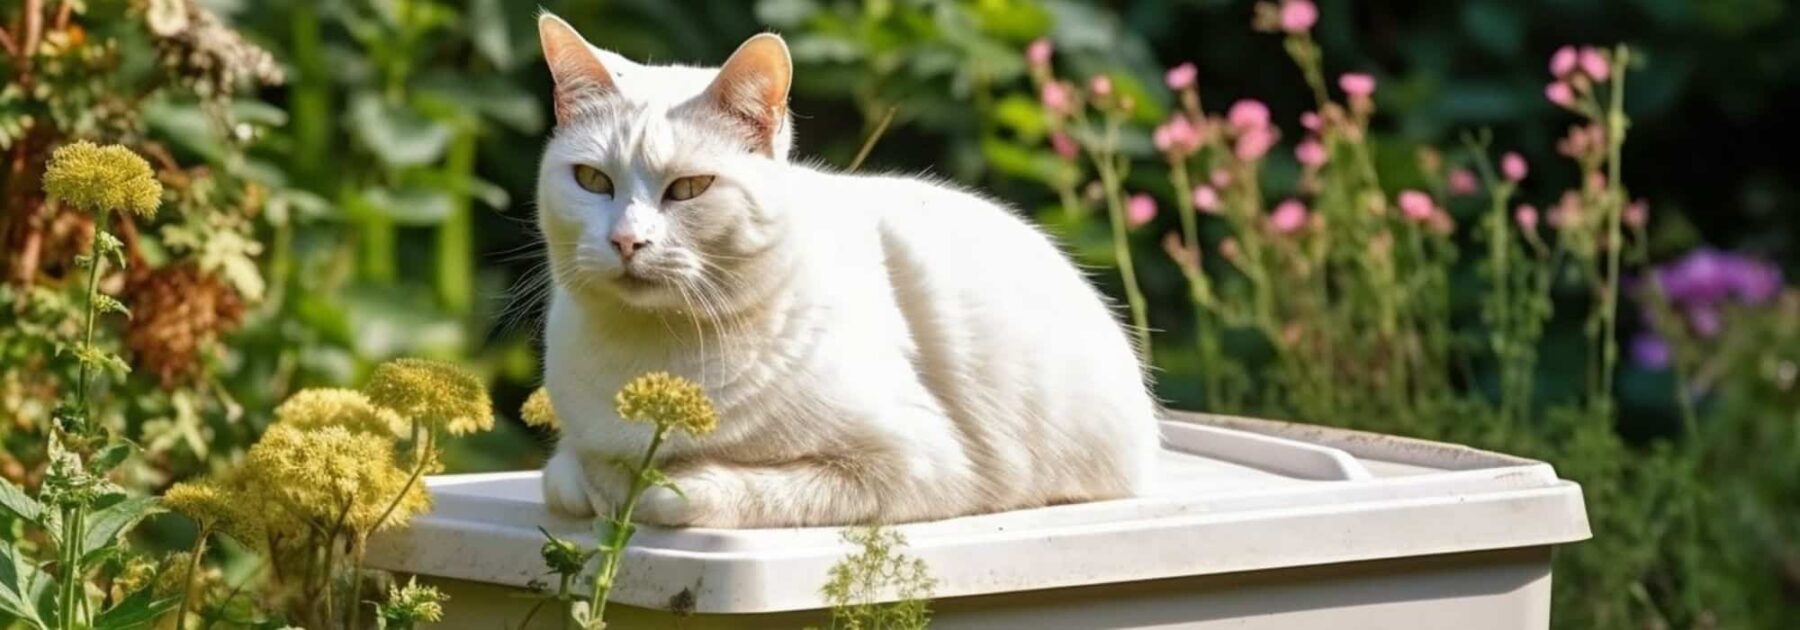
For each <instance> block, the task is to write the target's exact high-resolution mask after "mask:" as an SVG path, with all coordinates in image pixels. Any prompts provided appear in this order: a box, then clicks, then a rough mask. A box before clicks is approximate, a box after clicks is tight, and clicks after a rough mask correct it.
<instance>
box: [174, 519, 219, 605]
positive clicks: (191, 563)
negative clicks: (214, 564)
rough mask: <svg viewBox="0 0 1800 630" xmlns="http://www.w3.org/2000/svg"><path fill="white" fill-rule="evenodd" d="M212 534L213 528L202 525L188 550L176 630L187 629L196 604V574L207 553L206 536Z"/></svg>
mask: <svg viewBox="0 0 1800 630" xmlns="http://www.w3.org/2000/svg"><path fill="white" fill-rule="evenodd" d="M211 534H212V528H210V527H201V528H200V533H199V534H198V535H196V536H195V537H194V547H193V549H191V550H189V552H188V564H187V576H186V577H185V578H183V581H182V586H181V610H180V611H179V612H176V613H175V630H187V618H188V611H189V610H191V609H193V604H194V576H195V574H198V573H199V572H200V556H201V555H202V554H205V553H206V537H207V536H209V535H211Z"/></svg>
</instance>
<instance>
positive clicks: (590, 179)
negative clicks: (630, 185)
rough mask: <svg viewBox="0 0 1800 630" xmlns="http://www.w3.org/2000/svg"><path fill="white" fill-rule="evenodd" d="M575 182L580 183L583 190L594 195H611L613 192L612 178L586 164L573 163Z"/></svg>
mask: <svg viewBox="0 0 1800 630" xmlns="http://www.w3.org/2000/svg"><path fill="white" fill-rule="evenodd" d="M575 183H577V184H581V188H582V189H583V190H586V191H588V192H591V193H594V194H596V195H608V196H611V195H612V194H613V183H612V178H611V177H607V176H606V173H602V172H600V169H597V168H594V167H592V166H588V165H586V164H576V165H575Z"/></svg>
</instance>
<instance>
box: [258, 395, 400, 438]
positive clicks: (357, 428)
mask: <svg viewBox="0 0 1800 630" xmlns="http://www.w3.org/2000/svg"><path fill="white" fill-rule="evenodd" d="M275 422H277V423H279V424H285V425H288V426H292V427H297V428H301V429H317V428H321V427H331V426H337V427H344V428H346V429H349V430H351V431H354V432H358V433H368V434H371V435H380V436H384V437H396V436H403V435H406V430H407V426H406V421H405V420H402V419H401V418H400V415H399V414H396V413H394V412H393V411H392V410H390V409H387V408H384V407H378V406H376V405H375V403H373V402H370V401H369V397H368V396H366V395H364V394H363V393H362V392H359V391H356V390H353V389H329V388H327V389H306V390H301V391H300V392H299V393H297V394H294V395H293V396H289V397H288V399H287V402H284V403H281V406H279V407H276V408H275Z"/></svg>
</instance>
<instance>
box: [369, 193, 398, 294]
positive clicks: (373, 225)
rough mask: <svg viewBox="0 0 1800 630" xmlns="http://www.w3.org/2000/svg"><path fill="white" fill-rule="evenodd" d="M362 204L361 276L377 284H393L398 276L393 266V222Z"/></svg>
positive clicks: (394, 236)
mask: <svg viewBox="0 0 1800 630" xmlns="http://www.w3.org/2000/svg"><path fill="white" fill-rule="evenodd" d="M359 205H361V206H362V208H361V211H362V215H363V216H362V229H361V230H360V231H361V234H360V235H359V236H360V237H361V239H362V240H361V241H360V242H361V244H362V272H363V278H364V279H366V280H369V281H371V282H375V283H378V284H393V282H394V280H395V279H397V278H398V277H399V275H400V274H399V271H398V270H397V269H396V268H395V267H394V256H395V254H394V251H395V241H397V240H398V239H397V238H396V235H395V231H394V222H393V221H392V220H390V219H388V218H387V217H386V216H383V215H382V214H381V212H380V211H379V210H376V209H375V208H374V207H373V206H370V205H369V204H367V203H359Z"/></svg>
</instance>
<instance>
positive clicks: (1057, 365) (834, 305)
mask: <svg viewBox="0 0 1800 630" xmlns="http://www.w3.org/2000/svg"><path fill="white" fill-rule="evenodd" d="M539 26H540V36H541V38H542V40H543V44H544V49H545V58H546V59H547V60H548V62H549V63H550V65H551V70H552V74H553V75H554V76H555V78H556V81H557V94H556V103H557V117H558V119H559V121H558V126H557V129H556V132H555V134H554V137H553V138H552V139H551V140H550V141H549V144H548V148H547V149H546V150H545V153H544V157H543V163H542V166H541V169H540V171H539V179H540V181H539V183H538V213H539V222H540V224H541V228H542V230H543V234H544V238H545V242H546V246H547V248H548V254H549V260H550V261H551V265H552V272H553V275H554V278H555V283H554V288H553V293H552V300H551V305H550V310H549V315H548V321H547V324H546V331H545V332H546V360H545V369H544V374H545V382H546V384H547V386H548V387H549V391H550V396H551V399H552V401H553V403H554V406H555V408H556V410H557V412H558V415H559V417H560V418H561V421H562V441H561V443H560V444H558V445H557V449H556V453H555V455H554V456H553V457H552V458H551V460H550V462H549V463H548V464H547V465H546V467H545V469H544V495H545V500H546V501H547V502H548V503H549V505H550V506H551V507H552V508H553V509H555V510H557V511H559V512H562V513H565V514H570V515H575V516H586V515H590V514H593V513H594V512H595V510H596V509H599V510H610V509H611V507H612V506H613V505H614V503H615V502H616V501H618V500H620V499H621V498H622V495H623V493H624V489H625V485H624V479H623V478H622V476H621V475H620V474H619V473H618V472H617V471H616V470H615V467H614V465H613V464H612V463H611V460H613V459H615V458H619V457H621V456H635V455H637V454H640V453H642V451H643V449H644V448H645V447H646V445H647V441H648V439H649V436H650V431H651V430H650V427H648V426H645V425H640V424H633V423H624V422H621V421H620V420H619V419H618V417H617V416H616V414H615V413H614V411H613V393H614V392H616V391H617V390H618V389H619V387H620V386H621V385H623V384H624V383H625V382H626V381H627V380H629V379H631V378H632V377H634V376H637V375H639V374H643V373H645V372H650V371H659V370H660V371H668V372H672V373H675V374H679V375H683V376H686V377H688V378H690V379H692V380H694V381H695V382H698V383H700V384H702V385H703V386H704V387H705V389H706V392H707V393H708V394H709V395H710V396H711V397H712V398H713V400H714V401H716V403H717V405H718V408H719V424H718V430H717V432H716V433H713V434H711V435H708V436H706V437H704V438H700V439H691V438H688V437H686V436H677V437H675V438H674V439H673V440H672V441H671V442H668V443H666V444H665V445H664V447H663V449H662V453H663V455H664V457H665V459H664V460H663V462H662V466H663V467H664V468H665V469H666V470H667V471H668V472H669V475H670V476H671V477H672V478H673V480H674V481H675V483H676V485H678V486H679V487H680V489H681V490H682V494H683V495H685V498H684V497H683V496H679V495H677V494H676V493H673V492H670V491H668V490H666V489H663V488H656V489H653V490H651V491H650V493H649V494H647V495H646V497H645V499H644V502H643V503H642V504H641V505H640V506H639V509H638V512H637V514H638V515H639V518H640V519H641V520H644V521H646V522H651V523H658V524H667V525H696V526H709V527H772V526H800V525H834V524H851V523H869V522H888V523H892V522H904V521H916V520H924V519H934V518H942V517H949V516H956V515H962V514H971V513H978V512H987V511H998V510H1005V509H1011V508H1020V507H1029V506H1039V505H1045V504H1052V503H1061V502H1069V501H1084V500H1093V499H1103V498H1111V497H1122V496H1129V495H1133V494H1135V493H1139V492H1141V491H1142V490H1143V489H1144V488H1145V486H1146V484H1147V483H1149V481H1150V477H1151V470H1152V467H1153V463H1154V459H1155V454H1156V450H1157V446H1158V434H1157V429H1156V421H1155V413H1156V410H1155V405H1154V404H1153V403H1152V401H1151V398H1150V396H1149V395H1148V393H1147V392H1146V390H1145V387H1144V382H1143V372H1142V369H1141V367H1140V365H1139V363H1138V360H1137V358H1136V357H1135V356H1134V353H1133V352H1132V350H1131V348H1130V346H1129V344H1128V342H1127V339H1126V335H1125V334H1124V333H1123V331H1122V330H1121V327H1120V325H1119V324H1118V322H1117V320H1115V318H1114V314H1113V313H1112V311H1111V310H1110V309H1109V308H1108V307H1107V305H1106V304H1105V302H1104V301H1103V299H1102V297H1101V296H1100V295H1099V294H1098V293H1097V292H1096V291H1095V290H1094V289H1093V288H1092V287H1090V286H1089V285H1088V283H1087V282H1086V281H1085V279H1084V278H1083V277H1082V275H1081V273H1079V272H1078V271H1077V270H1076V268H1075V267H1074V265H1072V264H1071V263H1070V261H1069V260H1068V259H1067V258H1066V257H1065V256H1064V255H1063V254H1062V253H1060V252H1059V251H1058V250H1057V249H1056V248H1055V247H1053V246H1052V245H1051V243H1050V242H1049V240H1047V239H1046V238H1045V237H1044V236H1043V235H1042V234H1040V233H1039V232H1037V231H1036V230H1034V229H1033V228H1031V227H1030V226H1028V225H1027V224H1026V223H1024V222H1023V221H1021V220H1019V219H1018V218H1017V217H1015V216H1013V214H1012V213H1010V212H1008V211H1007V210H1006V209H1005V208H1003V207H1001V206H999V205H997V204H995V203H993V202H991V201H989V200H987V199H983V198H981V197H978V196H976V195H973V194H969V193H967V192H964V191H961V190H957V189H955V188H952V187H950V186H947V185H944V184H942V183H938V182H932V181H926V180H921V179H916V178H908V177H891V176H864V175H848V174H841V173H833V172H829V171H827V170H824V169H820V168H815V167H810V166H804V165H797V164H792V163H790V162H789V161H788V152H789V147H790V146H791V143H792V139H791V138H792V131H791V123H790V121H789V118H788V115H787V107H786V105H787V88H788V84H789V73H790V72H791V65H790V62H789V59H788V56H787V48H786V45H785V44H783V43H782V42H781V40H780V39H779V38H778V37H775V36H773V35H760V36H757V37H755V38H752V39H751V40H750V41H748V42H746V43H745V44H744V46H743V47H741V48H740V49H739V50H738V52H737V53H736V54H735V55H733V57H732V59H731V60H730V61H728V62H727V64H726V66H725V67H724V68H723V69H722V70H716V69H710V68H688V67H677V66H646V65H640V64H636V63H633V62H631V61H629V60H626V59H624V58H622V57H620V56H618V55H615V54H612V53H609V52H605V51H601V50H598V49H595V48H593V47H591V46H590V45H588V44H587V43H586V42H585V41H584V40H582V39H581V37H580V36H579V35H577V34H576V33H575V32H574V30H572V29H571V28H570V27H569V26H568V25H567V24H566V23H564V22H563V21H562V20H560V19H557V18H555V17H554V16H549V15H545V16H543V17H542V18H541V19H540V24H539ZM578 164H585V165H588V166H592V167H595V168H598V169H600V170H601V171H603V172H604V173H606V174H607V175H609V176H610V177H611V180H612V182H613V186H614V187H613V193H612V194H611V195H603V194H595V193H593V192H589V191H588V190H586V189H584V188H583V187H582V186H581V185H579V184H578V183H577V181H576V179H575V177H574V175H573V174H572V171H573V169H574V167H575V166H576V165H578ZM692 175H712V176H714V177H715V179H714V180H713V182H712V184H711V186H710V188H709V189H707V190H706V191H705V192H704V193H702V194H700V195H698V196H696V197H694V198H693V199H691V200H687V201H671V200H668V199H666V198H665V197H664V195H665V189H666V187H667V186H668V185H669V183H670V182H671V181H673V180H674V179H676V178H679V177H684V176H692ZM621 236H622V237H624V238H625V240H626V241H630V242H640V241H647V242H648V244H647V245H645V244H639V245H637V246H636V247H635V248H634V254H633V255H632V256H629V257H626V256H623V255H622V253H621V249H620V248H619V247H615V246H614V245H613V244H612V240H613V239H615V238H619V237H621ZM627 259H628V260H627Z"/></svg>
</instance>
